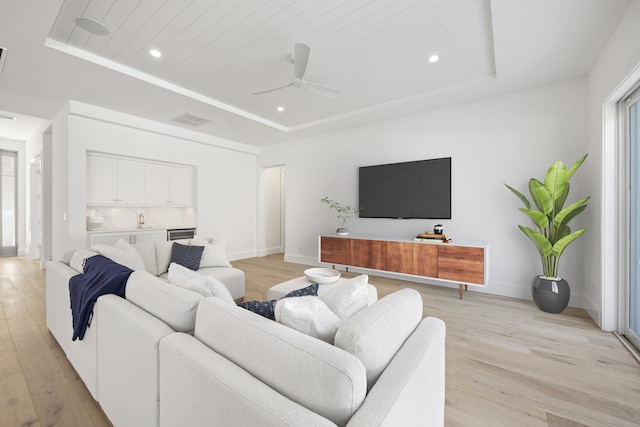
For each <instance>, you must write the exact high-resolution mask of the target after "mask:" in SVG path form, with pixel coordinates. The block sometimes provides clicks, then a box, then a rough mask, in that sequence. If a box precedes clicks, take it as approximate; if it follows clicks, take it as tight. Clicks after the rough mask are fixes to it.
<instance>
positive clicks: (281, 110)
mask: <svg viewBox="0 0 640 427" xmlns="http://www.w3.org/2000/svg"><path fill="white" fill-rule="evenodd" d="M276 110H278V112H279V113H282V112H283V111H284V107H282V106H280V107H278V108H276Z"/></svg>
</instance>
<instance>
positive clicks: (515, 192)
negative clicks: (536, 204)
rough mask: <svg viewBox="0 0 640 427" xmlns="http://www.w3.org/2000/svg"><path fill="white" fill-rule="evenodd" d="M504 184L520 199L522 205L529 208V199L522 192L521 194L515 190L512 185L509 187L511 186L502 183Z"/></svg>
mask: <svg viewBox="0 0 640 427" xmlns="http://www.w3.org/2000/svg"><path fill="white" fill-rule="evenodd" d="M504 185H505V187H507V188H508V189H509V190H511V192H512V193H513V194H515V195H516V196H518V198H519V199H520V200H521V201H522V203H524V205H525V206H526V207H527V209H531V203H530V202H529V199H527V197H526V196H525V195H524V194H522V193H521V192H519V191H518V190H516V189H515V188H513V187H511V186H509V185H507V184H504Z"/></svg>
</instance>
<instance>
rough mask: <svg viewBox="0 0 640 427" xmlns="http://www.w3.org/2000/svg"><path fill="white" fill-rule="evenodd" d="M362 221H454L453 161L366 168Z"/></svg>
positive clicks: (362, 173)
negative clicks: (452, 205) (378, 219)
mask: <svg viewBox="0 0 640 427" xmlns="http://www.w3.org/2000/svg"><path fill="white" fill-rule="evenodd" d="M359 179H360V181H359V199H360V200H359V204H360V206H361V207H362V212H360V218H403V219H404V218H423V219H451V157H445V158H441V159H429V160H419V161H414V162H404V163H391V164H386V165H375V166H362V167H360V171H359Z"/></svg>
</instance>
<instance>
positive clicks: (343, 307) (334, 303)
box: [319, 274, 369, 321]
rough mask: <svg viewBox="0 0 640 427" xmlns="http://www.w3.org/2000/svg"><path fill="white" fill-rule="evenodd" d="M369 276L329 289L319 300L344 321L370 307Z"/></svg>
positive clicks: (359, 277) (355, 278)
mask: <svg viewBox="0 0 640 427" xmlns="http://www.w3.org/2000/svg"><path fill="white" fill-rule="evenodd" d="M368 282H369V276H367V275H366V274H362V275H360V276H357V277H354V278H353V279H349V280H347V281H346V282H344V283H341V284H339V285H337V286H335V287H334V288H332V289H329V290H328V291H326V292H323V293H322V294H320V295H319V298H320V299H321V300H322V301H323V302H324V303H325V304H326V305H327V307H329V308H330V309H331V311H333V312H334V313H335V314H337V315H338V317H339V318H340V320H342V321H344V320H346V319H348V318H349V317H351V316H353V315H354V314H355V313H357V312H358V311H360V310H362V309H363V308H365V307H367V306H368V305H369V290H368V287H367V284H368Z"/></svg>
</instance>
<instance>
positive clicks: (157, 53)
mask: <svg viewBox="0 0 640 427" xmlns="http://www.w3.org/2000/svg"><path fill="white" fill-rule="evenodd" d="M149 55H151V56H153V57H154V58H160V57H161V56H162V52H160V51H159V50H158V49H151V50H150V51H149Z"/></svg>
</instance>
